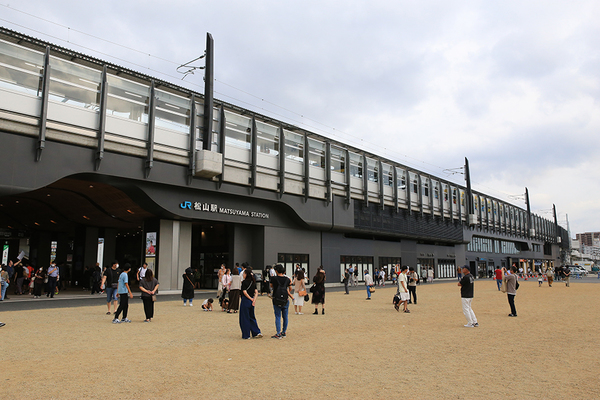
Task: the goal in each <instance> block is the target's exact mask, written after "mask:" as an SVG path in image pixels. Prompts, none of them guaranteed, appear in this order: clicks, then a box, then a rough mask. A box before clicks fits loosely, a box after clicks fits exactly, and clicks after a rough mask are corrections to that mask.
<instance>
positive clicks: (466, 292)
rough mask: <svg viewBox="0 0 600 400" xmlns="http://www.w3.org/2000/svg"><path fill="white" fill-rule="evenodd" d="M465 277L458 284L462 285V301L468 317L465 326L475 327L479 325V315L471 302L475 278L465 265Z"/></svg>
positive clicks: (463, 271) (464, 312) (463, 269)
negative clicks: (476, 314)
mask: <svg viewBox="0 0 600 400" xmlns="http://www.w3.org/2000/svg"><path fill="white" fill-rule="evenodd" d="M462 273H463V277H462V278H461V280H460V282H458V286H459V287H460V297H461V301H462V309H463V314H465V317H466V318H467V324H466V325H465V327H467V328H474V327H478V326H479V323H478V322H477V317H476V316H475V313H474V312H473V309H472V308H471V303H472V302H473V289H474V286H475V278H473V275H471V271H470V270H469V267H467V266H466V265H464V266H463V267H462Z"/></svg>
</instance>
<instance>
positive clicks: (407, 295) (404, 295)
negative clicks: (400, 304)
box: [400, 292, 410, 301]
mask: <svg viewBox="0 0 600 400" xmlns="http://www.w3.org/2000/svg"><path fill="white" fill-rule="evenodd" d="M409 300H410V293H408V292H406V293H404V292H400V301H409Z"/></svg>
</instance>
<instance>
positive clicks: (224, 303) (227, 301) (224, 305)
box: [221, 299, 229, 311]
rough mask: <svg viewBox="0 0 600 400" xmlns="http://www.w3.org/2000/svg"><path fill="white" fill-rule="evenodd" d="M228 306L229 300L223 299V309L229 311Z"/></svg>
mask: <svg viewBox="0 0 600 400" xmlns="http://www.w3.org/2000/svg"><path fill="white" fill-rule="evenodd" d="M228 308H229V300H228V299H223V302H222V303H221V311H227V309H228Z"/></svg>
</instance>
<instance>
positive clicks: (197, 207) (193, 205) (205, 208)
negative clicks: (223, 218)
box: [179, 201, 270, 219]
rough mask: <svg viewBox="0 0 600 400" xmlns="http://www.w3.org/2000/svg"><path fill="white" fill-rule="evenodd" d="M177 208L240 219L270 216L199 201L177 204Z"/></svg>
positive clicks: (266, 217)
mask: <svg viewBox="0 0 600 400" xmlns="http://www.w3.org/2000/svg"><path fill="white" fill-rule="evenodd" d="M179 208H181V209H182V210H194V211H202V212H210V213H218V214H228V215H239V216H241V217H248V218H261V219H268V218H269V217H270V215H269V214H268V213H263V212H257V211H248V210H239V209H236V208H227V207H219V205H218V204H214V203H202V202H199V201H194V202H192V201H184V202H182V203H180V204H179Z"/></svg>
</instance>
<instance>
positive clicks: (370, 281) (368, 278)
mask: <svg viewBox="0 0 600 400" xmlns="http://www.w3.org/2000/svg"><path fill="white" fill-rule="evenodd" d="M365 286H366V288H367V298H366V300H371V288H372V287H373V286H375V285H374V284H373V278H371V275H369V270H367V269H365Z"/></svg>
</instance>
